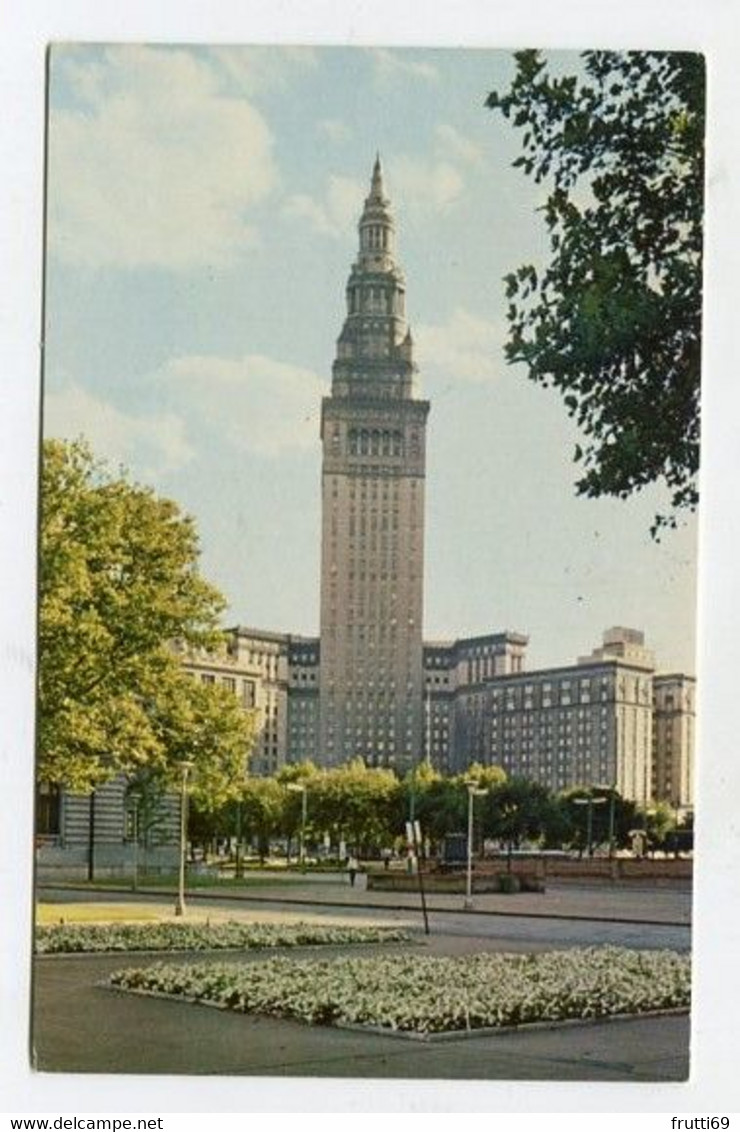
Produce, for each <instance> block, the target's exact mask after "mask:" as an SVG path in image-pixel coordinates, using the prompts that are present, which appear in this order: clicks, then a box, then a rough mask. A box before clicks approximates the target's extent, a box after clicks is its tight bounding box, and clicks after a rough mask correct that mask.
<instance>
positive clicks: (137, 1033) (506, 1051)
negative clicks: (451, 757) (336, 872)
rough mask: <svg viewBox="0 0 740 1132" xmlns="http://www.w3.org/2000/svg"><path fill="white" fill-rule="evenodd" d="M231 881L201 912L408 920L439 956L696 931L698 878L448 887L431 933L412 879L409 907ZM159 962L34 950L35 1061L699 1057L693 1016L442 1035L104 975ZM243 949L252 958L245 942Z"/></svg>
mask: <svg viewBox="0 0 740 1132" xmlns="http://www.w3.org/2000/svg"><path fill="white" fill-rule="evenodd" d="M230 895H231V898H227V897H226V896H225V895H224V894H223V893H220V894H215V893H210V894H208V893H203V892H201V893H200V894H199V895H198V897H197V898H195V897H193V898H191V899H189V901H188V915H189V916H190V917H192V918H193V919H203V918H204V917H208V918H210V919H214V920H215V919H240V920H242V919H243V920H262V921H264V920H283V921H284V920H310V921H320V922H344V923H346V922H347V921H348V920H349V921H353V922H362V923H374V924H397V925H404V926H407V927H409V928H411V929H412V930H413V931H415V932H416V933H417V934H418V938H419V941H420V942H421V943H423V945H424V947H425V949H427V950H428V951H429V952H431V953H432V954H439V955H460V954H472V953H475V952H480V951H540V950H544V949H548V948H553V947H556V948H557V947H573V946H582V945H588V944H596V943H613V944H620V945H624V946H629V947H670V948H675V949H679V950H687V949H688V947H689V945H690V934H691V933H690V924H689V917H690V894H689V893H688V892H686V891H676V890H653V891H641V892H637V891H635V890H618V889H608V890H603V889H598V890H596V889H590V890H589V889H578V890H576V889H572V888H568V889H567V890H562V891H558V890H551V891H550V892H548V893H547V894H545V896H544V897H543V896H537V895H531V896H530V895H527V894H521V895H520V896H514V897H503V898H502V897H491V896H481V897H478V898H476V909H475V910H474V911H471V912H466V911H464V910H462V908H461V906H460V905H461V898H460V897H454V896H453V897H449V896H444V897H442V896H435V897H434V898H433V899H432V900H431V904H432V911H431V912H430V924H431V935H430V936H429V937H424V936H423V935H422V934H421V926H422V922H421V915H420V912H419V909H418V906H417V902H415V901H414V900H410V898H409V896H408V894H403V900H402V903H405V904H410V906H409V907H398V906H396V905H397V904H398V897H397V896H395V897H394V895H393V894H390V893H367V892H364V891H363V890H362V889H359V888H355V889H350V888H349V886H348V885H346V883H345V884H344V885H342V884H338V883H337V884H335V885H333V886H331V885H330V884H329V883H327V882H326V881H322V882H320V883H318V884H316V883H311V882H310V881H307V882H306V883H305V885H304V884H299V885H298V886H294V885H291V886H289V887H287V886H284V887H281V886H279V885H277V884H276V885H275V886H274V887H271V886H269V885H268V886H267V887H265V886H264V885H262V886H260V887H259V888H257V889H253V890H251V891H250V890H247V889H245V890H244V891H243V892H241V893H240V894H237V898H234V897H233V894H230ZM39 898H40V900H41V901H45V902H47V903H57V904H64V903H66V902H79V901H80V900H89V901H91V902H93V903H95V904H96V905H98V908H97V912H98V914H100V913H101V912H103V911H104V905H105V904H107V903H110V904H111V905H112V906H113V909H114V910H115V911H117V912H119V913H120V905H121V904H126V903H130V902H136V903H139V904H142V903H144V904H147V905H148V906H152V907H154V908H157V909H158V910H160V911H161V912H162V913H163V914H171V913H172V910H173V901H172V897H171V895H168V894H163V893H158V894H146V893H141V892H139V893H136V894H133V893H129V892H121V891H117V892H111V891H108V892H89V891H88V892H87V893H84V894H83V893H82V892H80V891H79V890H73V889H69V888H57V889H51V888H49V889H46V888H44V889H40V890H39ZM589 917H596V918H589ZM333 951H334V949H333ZM291 954H295V955H297V954H299V953H298V952H291ZM312 954H315V950H314V951H313V952H312ZM334 954H336V951H334ZM198 958H200V959H202V958H203V956H202V955H201V956H199V957H198ZM218 958H219V960H223V959H225V956H223V955H221V956H218ZM232 958H234V957H233V956H232ZM155 961H156V960H155V959H154V958H153V957H151V956H121V955H118V956H110V955H108V956H71V957H61V958H60V957H53V956H47V957H41V958H39V959H37V960H36V963H35V975H34V1004H33V1033H34V1046H35V1051H36V1053H35V1057H36V1064H37V1066H38V1068H40V1069H43V1070H49V1071H54V1070H57V1071H64V1072H82V1073H84V1072H89V1073H104V1072H110V1073H115V1072H128V1073H134V1072H136V1073H187V1074H199V1073H201V1074H242V1075H249V1074H253V1075H269V1076H293V1075H296V1076H327V1077H328V1076H331V1077H407V1078H408V1077H411V1078H427V1079H430V1078H448V1079H455V1078H460V1079H463V1078H465V1079H479V1080H594V1081H611V1080H613V1081H625V1080H633V1081H680V1080H683V1079H685V1077H686V1075H687V1071H688V1018H687V1017H686V1016H682V1017H665V1018H653V1019H633V1020H627V1021H619V1022H607V1023H599V1024H596V1025H584V1026H572V1027H565V1028H563V1027H560V1028H558V1029H554V1030H530V1031H522V1032H518V1033H517V1032H513V1033H508V1034H499V1035H495V1036H492V1037H477V1038H472V1039H461V1040H458V1041H451V1042H443V1043H434V1044H431V1043H420V1042H411V1041H403V1040H400V1039H394V1038H389V1037H385V1036H382V1035H370V1034H359V1033H355V1032H349V1031H341V1030H335V1029H331V1028H327V1029H324V1028H321V1027H313V1026H305V1025H301V1024H299V1023H296V1022H284V1021H280V1020H276V1019H268V1018H254V1017H248V1016H243V1015H235V1014H230V1013H229V1012H227V1011H216V1010H213V1009H207V1008H205V1007H197V1006H193V1005H190V1004H187V1003H178V1002H166V1001H162V1000H154V999H146V998H140V997H136V996H131V995H124V994H117V993H114V992H112V991H110V990H107V989H104V988H103V987H101V986H100V985H99V984H100V982H101V980H103V979H104V978H105V976H106V975H107V974H108V973H109V972H110V971H111V970H114V969H116V968H118V967H121V966H130V965H141V964H143V963H150V962H155ZM176 961H185V957H183V958H182V959H178V960H176ZM238 961H240V962H253V961H255V958H253V957H244V956H239V957H238Z"/></svg>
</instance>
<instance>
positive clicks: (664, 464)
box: [487, 51, 705, 533]
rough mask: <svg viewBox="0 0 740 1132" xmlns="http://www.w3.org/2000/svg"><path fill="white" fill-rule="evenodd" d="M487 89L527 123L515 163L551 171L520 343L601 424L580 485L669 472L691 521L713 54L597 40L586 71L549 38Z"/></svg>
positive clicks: (531, 367) (590, 423) (604, 487)
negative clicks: (555, 65) (505, 84)
mask: <svg viewBox="0 0 740 1132" xmlns="http://www.w3.org/2000/svg"><path fill="white" fill-rule="evenodd" d="M516 65H517V69H516V75H515V77H514V79H513V81H512V84H511V87H510V89H509V90H508V91H507V92H505V93H500V92H498V91H494V92H492V93H491V94H490V95H489V97H488V99H487V105H488V106H489V107H491V108H492V109H494V110H497V111H499V112H500V113H501V114H502V115H503V116H504V117H505V118H506V119H507V120H508V121H509V122H511V124H512V126H513V127H514V128H515V129H517V130H519V131H521V133H522V154H521V156H520V157H519V158H518V159H517V160H516V161H515V162H514V164H515V166H517V167H519V168H521V169H522V170H523V172H524V173H525V174H526V175H527V176H530V177H532V178H533V179H534V181H535V182H536V183H540V182H545V181H546V182H548V183H549V185H550V191H549V195H548V196H547V198H546V201H545V203H544V206H543V209H542V211H543V215H544V219H545V223H546V226H547V230H548V233H549V241H550V252H551V258H550V262H549V264H548V265H547V266H546V267H545V269H544V271H543V272H542V274H541V275H540V274H538V271H537V270H536V268H535V267H534V266H532V265H524V266H522V267H520V268H518V269H517V270H516V271H514V272H513V273H512V274H510V275H509V276H507V278H506V289H507V297H508V299H509V304H510V305H509V308H508V319H509V325H510V337H509V341H508V344H507V359H508V360H509V361H510V362H523V363H524V364H525V365H526V366H527V368H528V371H529V377H530V378H531V379H532V380H533V381H535V382H538V383H540V384H542V385H544V386H553V387H554V388H556V389H557V390H558V391H559V392H560V393H562V395H563V399H564V402H565V406H566V408H567V410H568V413H569V414H570V415H571V416H572V417H574V418H575V419H576V421H577V422H578V424H579V426H580V427H581V429H582V431H583V434H584V436H585V438H586V440H585V445H584V446H583V447H581V446H580V445H579V446H577V448H576V451H575V460H576V462H580V464H581V466H582V474H581V476H580V478H579V479H578V480H577V483H576V488H577V491H578V492H579V494H582V495H586V496H600V495H613V496H617V497H619V498H620V499H624V498H626V497H627V496H629V495H630V494H631V493H633V492H635V491H637V490H639V489H640V488H642V487H644V486H645V485H647V484H650V483H654V482H662V483H664V484H665V485H667V487H668V490H669V493H670V512H669V514H668V515H662V516H658V517H657V518H656V520H655V525H654V526H653V533H656V532H657V531H658V530H659V529H660V528H661V527H662V526H664V525H669V526H676V517H677V513H678V512H679V511H680V510H681V509H682V508H689V509H691V508H694V507H695V506H696V503H697V499H698V495H697V486H696V476H697V471H698V464H699V376H700V356H701V348H700V347H701V299H702V280H701V258H702V210H703V179H704V160H703V153H704V148H703V147H704V120H705V114H704V94H705V74H704V59H703V57H702V56H700V55H696V54H686V53H679V52H675V53H666V52H660V53H658V52H634V53H617V52H611V51H589V52H585V53H584V55H583V69H584V74H583V77H582V78H581V77H576V76H575V75H566V76H560V77H559V76H557V75H554V74H551V73H549V71H548V69H547V65H546V63H545V62H544V60H543V59H542V57H541V56H540V54H539V52H537V51H521V52H519V53H518V54H517V55H516Z"/></svg>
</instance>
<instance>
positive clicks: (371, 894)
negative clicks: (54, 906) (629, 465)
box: [38, 874, 691, 927]
mask: <svg viewBox="0 0 740 1132" xmlns="http://www.w3.org/2000/svg"><path fill="white" fill-rule="evenodd" d="M270 879H271V878H270V877H269V874H267V875H266V874H260V876H259V884H255V885H254V887H250V884H249V878H248V877H247V878H245V883H244V888H243V889H235V888H231V887H229V888H225V887H221V886H218V885H213V886H202V887H201V886H199V887H197V888H193V889H188V890H187V896H188V900H189V901H192V902H197V901H198V900H199V899H200V900H214V899H217V900H219V901H223V902H224V903H231V902H242V901H247V902H250V903H255V904H274V903H276V902H277V903H280V904H290V905H296V906H301V905H307V904H310V905H313V906H318V905H323V906H332V907H351V908H355V909H361V908H373V909H387V910H388V911H391V910H393V911H409V912H419V910H420V899H419V896H418V895H417V894H416V893H412V892H403V893H399V892H377V891H374V890H373V891H368V890H367V889H366V887H365V883H364V882H365V877H363V876H362V875H360V876H358V878H357V882H356V885H355V886H354V887H352V886H351V885H350V884H349V881H348V880H347V879H346V878H345V877H343V876H339V875H336V874H335V875H334V876H331V877H330V876H327V875H324V876H322V877H320V878H314V877H306V878H305V880H304V879H299V878H296V876H295V874H293V875H292V876H291V878H290V881H289V882H287V883H286V881H285V880H283V879H281V878H280V877H278V876H276V877H275V881H274V884H273V883H270ZM38 891H39V896H40V897H41V898H42V899H43V897H44V894H45V893H51V892H52V891H56V892H61V891H66V892H86V893H89V894H92V893H95V894H96V895H97V894H101V895H103V894H104V893H106V892H110V893H117V894H119V895H129V896H130V891H129V892H127V890H125V889H121V888H120V887H116V886H111V887H110V888H107V887H105V886H104V885H102V884H101V885H96V886H95V888H94V889H91V888H90V887H89V886H88V885H83V884H77V885H75V884H59V883H58V884H55V885H39V886H38ZM137 895H138V896H158V897H166V896H172V895H174V889H173V888H161V887H156V886H146V885H142V886H140V887H139V889H138V892H137ZM426 902H427V908H428V910H429V911H430V912H432V913H445V912H462V911H463V902H464V896H463V894H462V893H454V894H448V893H429V894H427V897H426ZM473 903H474V910H475V913H476V914H477V915H495V916H518V917H531V918H533V919H540V918H544V919H563V920H590V921H606V922H609V923H638V924H664V925H671V926H681V927H684V926H688V925H690V923H691V892H690V890H689V889H669V888H663V887H656V888H655V889H643V888H641V889H639V890H634V889H629V888H623V887H614V888H611V887H609V888H606V887H603V886H594V887H590V888H587V887H585V886H584V887H580V886H579V887H576V886H575V885H573V884H568V885H567V886H566V885H562V886H559V887H556V886H551V887H550V888H548V890H547V891H546V892H544V893H526V892H520V893H512V894H510V895H502V894H499V893H495V894H488V893H487V894H481V895H475V896H474V898H473Z"/></svg>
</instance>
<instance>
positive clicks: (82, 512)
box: [37, 440, 253, 802]
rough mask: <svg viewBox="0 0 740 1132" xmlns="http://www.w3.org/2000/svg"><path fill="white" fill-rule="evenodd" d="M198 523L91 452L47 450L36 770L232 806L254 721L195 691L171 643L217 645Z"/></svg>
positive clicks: (88, 783) (67, 779)
mask: <svg viewBox="0 0 740 1132" xmlns="http://www.w3.org/2000/svg"><path fill="white" fill-rule="evenodd" d="M197 558H198V539H197V534H196V530H195V526H194V523H193V521H192V519H190V518H188V517H186V516H184V515H182V514H181V512H180V511H179V509H178V508H177V506H176V505H175V504H174V503H172V502H170V501H169V500H167V499H161V498H159V497H158V496H156V495H155V494H154V492H153V491H151V490H150V489H148V488H145V487H140V486H138V485H136V484H133V483H131V482H130V481H129V480H128V479H127V478H126V477H125V476H123V475H119V476H113V475H112V474H111V473H110V472H109V471H108V470H107V469H106V468H105V467H104V466H102V465H101V464H99V463H97V462H96V461H95V460H94V458H93V456H92V453H91V452H90V450H89V448H88V447H87V446H86V445H85V444H83V443H65V442H62V441H57V440H49V441H46V442H45V444H44V451H43V465H42V495H41V523H40V562H39V590H40V610H39V683H38V704H39V717H38V767H37V769H38V774H39V777H40V778H43V779H47V780H49V781H52V782H55V783H58V784H59V785H62V786H64V787H66V788H68V789H71V790H76V791H81V792H86V791H89V790H92V789H94V788H95V786H96V785H98V784H99V783H101V782H103V781H105V780H106V779H109V778H112V777H114V776H115V775H117V774H119V773H124V774H125V775H127V777H131V776H134V775H136V774H137V773H138V772H140V771H141V770H143V769H146V770H147V771H148V772H149V773H157V774H159V775H160V776H161V777H162V779H163V781H164V782H166V783H170V784H171V783H173V781H178V780H179V775H178V771H177V764H178V762H181V761H182V760H184V759H189V760H192V761H193V762H194V764H195V765H194V770H193V774H192V776H191V787H192V791H193V793H194V794H196V795H201V796H208V797H210V798H211V799H212V800H213V801H214V802H215V801H217V800H219V799H220V800H223V799H224V798H225V797H226V796H227V795H228V793H229V791H230V789H231V787H232V783H233V781H234V780H235V779H238V778H239V777H240V776H241V775H242V774H243V772H244V766H245V764H246V759H247V756H248V753H249V749H250V747H251V743H252V737H253V720H252V718H251V716H249V715H248V714H247V713H245V712H244V711H242V710H241V709H240V708H239V706H238V704H237V703H236V701H235V698H234V697H233V695H231V694H230V693H229V692H228V691H227V690H226V689H224V688H221V687H217V686H215V685H213V686H210V685H208V686H207V685H204V684H200V683H197V682H196V681H194V680H193V679H192V678H191V677H189V676H188V675H187V674H186V673H185V672H184V671H183V669H182V666H181V663H180V660H179V659H178V658H177V656H176V655H175V654H174V652H173V648H172V645H173V642H174V641H180V642H182V644H183V645H185V646H192V647H213V646H215V645H217V644H218V642H219V641H220V640H221V634H220V633H219V632H218V630H217V621H218V615H219V613H220V612H221V609H222V608H223V599H222V598H221V596H220V595H219V594H218V592H217V591H216V590H215V589H214V588H213V587H212V586H211V585H209V584H208V583H207V582H206V581H204V580H203V579H202V578H201V577H200V575H199V574H198V570H197Z"/></svg>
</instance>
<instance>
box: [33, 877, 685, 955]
mask: <svg viewBox="0 0 740 1132" xmlns="http://www.w3.org/2000/svg"><path fill="white" fill-rule="evenodd" d="M39 896H40V899H41V900H43V901H47V902H53V903H64V902H66V901H77V900H80V899H81V894H80V892H79V891H77V890H73V889H66V888H65V889H42V890H40V892H39ZM84 899H86V900H88V899H89V900H92V901H95V902H104V903H107V902H115V903H121V902H123V903H125V902H127V901H131V900H135V901H137V902H139V903H144V902H146V903H152V904H155V905H159V906H160V907H161V909H162V911H163V912H168V911H170V910H171V908H172V898H171V897H168V896H165V895H163V894H157V895H150V894H146V893H137V894H135V895H134V894H132V893H126V892H121V891H118V892H95V893H90V892H88V893H87V894H86V895H85V896H84ZM690 901H691V897H690V893H689V892H687V891H682V890H677V891H676V890H662V889H657V890H653V891H649V890H648V891H640V892H639V893H638V892H634V891H629V890H628V891H624V890H621V889H609V890H606V891H604V890H595V889H568V890H553V891H551V892H548V893H545V894H544V895H536V894H535V895H530V894H526V893H522V894H520V895H517V896H510V897H497V896H480V897H476V906H475V909H474V910H473V911H471V912H467V911H464V910H463V909H462V907H461V897H459V896H435V897H434V898H430V902H429V904H430V911H429V923H430V929H431V933H432V935H433V936H436V935H439V934H443V935H446V936H459V937H473V938H478V939H482V940H487V941H489V942H490V941H495V943H496V946H497V947H498V948H501V947H502V946H504V945H507V946H509V945H510V946H512V947H514V948H516V947H518V946H525V945H526V946H530V947H532V948H542V947H579V946H587V945H589V944H597V943H611V944H618V945H620V946H625V947H649V948H652V947H669V948H672V949H675V950H680V951H685V950H688V949H689V947H690V943H691V929H690V921H689V917H690V908H691V903H690ZM399 903H400V904H401V907H398V905H399ZM188 908H189V910H190V914H191V915H193V916H199V917H202V916H203V915H216V914H217V915H218V916H220V917H222V918H223V917H226V918H228V917H236V918H242V917H248V918H251V919H260V918H261V919H264V918H265V917H266V916H271V915H276V916H280V917H285V916H288V917H290V918H292V919H304V920H305V919H315V918H318V919H338V918H340V919H342V920H346V919H348V918H349V919H352V920H355V919H361V920H363V921H366V922H372V923H377V922H379V921H380V922H383V923H391V924H403V925H406V926H410V927H412V928H416V929H418V928H420V926H421V923H422V918H421V910H420V907H419V902H418V898H415V897H414V898H412V897H410V895H409V894H407V893H404V894H402V899H401V900H400V901H399V897H398V895H397V894H392V893H375V892H364V891H362V890H359V889H350V888H349V886H348V885H344V886H342V885H336V886H334V887H332V888H331V889H330V888H329V886H328V885H327V884H326V883H325V882H323V883H320V884H309V883H307V884H306V886H305V887H302V886H299V887H298V888H296V887H294V886H290V888H282V889H281V888H280V886H279V885H276V886H275V887H274V888H264V887H260V888H259V889H254V890H248V889H245V890H244V891H243V892H242V893H239V894H234V893H229V894H224V893H219V894H218V895H216V894H208V893H206V892H204V891H201V892H199V893H198V895H197V896H195V895H194V896H192V897H191V898H189V901H188ZM590 917H594V918H590Z"/></svg>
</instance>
